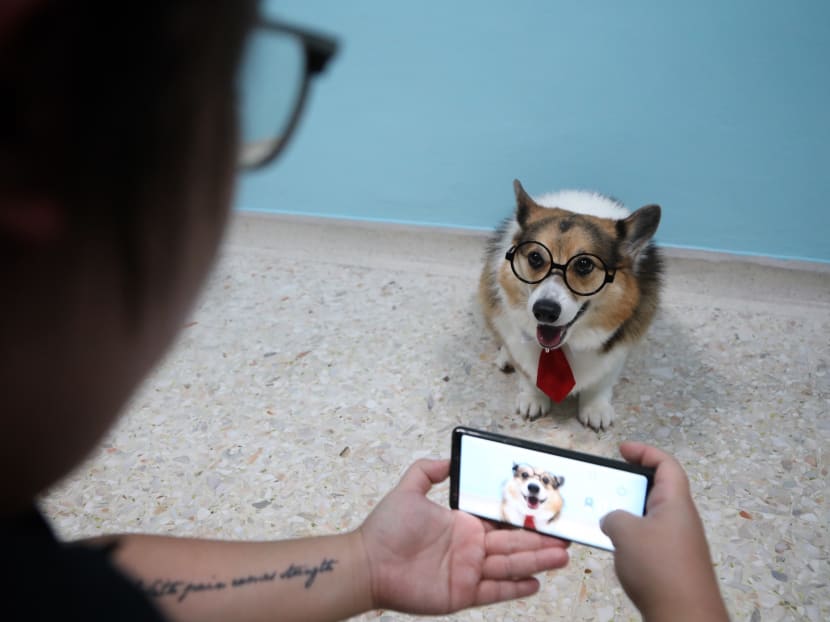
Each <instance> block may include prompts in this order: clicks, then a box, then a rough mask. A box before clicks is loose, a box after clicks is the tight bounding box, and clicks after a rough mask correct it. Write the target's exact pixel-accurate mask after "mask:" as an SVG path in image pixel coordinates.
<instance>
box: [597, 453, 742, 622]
mask: <svg viewBox="0 0 830 622" xmlns="http://www.w3.org/2000/svg"><path fill="white" fill-rule="evenodd" d="M620 453H621V454H622V455H623V457H624V458H625V459H626V460H627V461H628V462H631V463H634V464H641V465H644V466H649V467H655V468H656V469H657V471H656V473H655V477H654V486H653V488H652V489H651V493H650V494H649V497H648V502H647V503H646V515H645V516H644V517H642V518H641V517H638V516H634V515H633V514H629V513H628V512H624V511H622V510H617V511H615V512H611V513H609V514H607V515H606V516H605V517H604V518H603V519H602V522H601V527H602V530H603V531H604V532H605V534H606V535H607V536H608V537H609V538H611V542H613V543H614V548H615V552H614V567H615V569H616V571H617V576H618V577H619V579H620V583H621V584H622V587H623V589H624V590H625V592H626V594H628V596H629V597H630V598H631V600H632V601H633V602H634V604H635V605H636V606H637V608H638V609H639V610H640V612H641V613H642V614H643V617H644V618H645V619H646V620H650V621H653V620H685V619H689V620H728V619H729V616H728V614H727V613H726V609H725V607H724V604H723V600H722V599H721V596H720V591H719V590H718V584H717V579H716V578H715V573H714V570H713V569H712V560H711V558H710V556H709V546H708V544H707V542H706V535H705V533H704V530H703V523H702V522H701V520H700V516H699V515H698V513H697V509H696V508H695V504H694V501H693V500H692V496H691V493H690V491H689V480H688V478H687V477H686V473H685V472H684V471H683V468H682V467H681V466H680V464H679V463H678V462H677V461H676V460H675V459H674V458H672V457H671V456H669V455H668V454H666V453H664V452H662V451H660V450H659V449H655V448H654V447H650V446H648V445H644V444H642V443H623V444H622V445H621V446H620Z"/></svg>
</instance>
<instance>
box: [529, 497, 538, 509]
mask: <svg viewBox="0 0 830 622" xmlns="http://www.w3.org/2000/svg"><path fill="white" fill-rule="evenodd" d="M538 506H539V497H528V498H527V507H529V508H530V509H531V510H535V509H536V508H537V507H538Z"/></svg>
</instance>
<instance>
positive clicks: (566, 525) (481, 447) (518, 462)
mask: <svg viewBox="0 0 830 622" xmlns="http://www.w3.org/2000/svg"><path fill="white" fill-rule="evenodd" d="M453 435H454V438H453V470H452V476H453V478H452V485H451V488H452V490H451V494H450V497H451V498H450V505H451V507H453V508H454V509H459V510H462V511H464V512H468V513H470V514H475V515H476V516H480V517H482V518H487V519H490V520H493V521H499V522H502V523H508V524H511V525H515V526H517V527H524V528H527V529H534V530H536V531H539V532H541V533H545V534H549V535H552V536H557V537H560V538H563V539H566V540H572V541H574V542H579V543H581V544H587V545H590V546H594V547H598V548H601V549H605V550H608V551H613V550H614V545H613V544H612V543H611V540H610V539H609V538H608V537H607V536H606V535H605V534H604V533H602V531H601V530H600V528H599V521H600V519H601V518H602V517H603V516H605V514H607V513H608V512H611V511H612V510H625V511H627V512H631V513H632V514H636V515H638V516H642V515H643V514H644V512H645V504H646V496H647V494H648V490H649V487H650V484H651V480H652V474H653V470H651V469H647V468H644V467H639V466H634V465H629V464H626V463H624V462H621V461H616V460H609V459H607V458H600V457H597V456H591V455H588V454H580V453H577V452H573V451H570V450H563V449H558V448H555V447H549V446H544V445H539V444H536V443H529V442H526V441H522V440H520V439H512V438H509V437H501V436H499V435H493V434H490V433H487V432H481V431H478V430H469V429H466V428H457V429H456V430H455V431H454V432H453Z"/></svg>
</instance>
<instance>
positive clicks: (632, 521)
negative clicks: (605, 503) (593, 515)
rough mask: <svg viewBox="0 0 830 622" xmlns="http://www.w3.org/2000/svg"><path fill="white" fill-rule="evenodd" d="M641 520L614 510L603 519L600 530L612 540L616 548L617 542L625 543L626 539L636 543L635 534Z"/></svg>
mask: <svg viewBox="0 0 830 622" xmlns="http://www.w3.org/2000/svg"><path fill="white" fill-rule="evenodd" d="M641 520H642V519H641V518H639V517H637V516H634V514H631V513H629V512H626V511H625V510H614V511H613V512H609V513H608V514H606V515H605V516H603V517H602V519H601V520H600V521H599V528H600V529H602V532H603V533H604V534H605V535H606V536H608V537H609V538H611V542H613V543H614V546H615V547H616V546H617V542H625V541H626V539H628V540H631V541H634V539H635V537H634V534H635V532H636V530H637V528H638V526H639V521H641Z"/></svg>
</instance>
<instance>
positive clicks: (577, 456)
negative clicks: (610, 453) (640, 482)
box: [450, 426, 655, 550]
mask: <svg viewBox="0 0 830 622" xmlns="http://www.w3.org/2000/svg"><path fill="white" fill-rule="evenodd" d="M465 435H466V436H476V437H478V438H482V439H485V440H489V441H494V442H496V443H502V444H505V445H512V446H514V447H521V448H523V449H530V450H533V451H538V452H541V453H546V454H551V455H554V456H560V457H563V458H570V459H572V460H578V461H580V462H588V463H590V464H596V465H598V466H604V467H609V468H612V469H617V470H620V471H628V472H629V473H636V474H638V475H643V476H645V477H646V496H645V499H644V500H643V515H645V513H646V505H647V503H648V496H649V494H650V493H651V488H652V486H653V485H654V472H655V470H654V469H653V468H651V467H645V466H642V465H639V464H629V463H628V462H623V461H622V460H614V459H613V458H605V457H603V456H595V455H593V454H586V453H582V452H579V451H574V450H572V449H563V448H561V447H555V446H553V445H545V444H544V443H537V442H534V441H528V440H525V439H521V438H516V437H513V436H505V435H504V434H498V433H495V432H487V431H485V430H476V429H474V428H468V427H466V426H457V427H456V428H454V429H453V431H452V452H451V454H450V508H452V509H453V510H457V509H458V483H459V473H460V469H461V438H462V437H463V436H465ZM479 518H482V519H483V520H488V521H491V522H494V523H499V524H502V525H508V526H510V527H515V528H516V529H527V528H525V527H517V526H516V525H512V524H509V523H505V522H503V521H499V520H494V519H492V518H488V517H485V516H480V517H479ZM528 530H529V531H534V530H530V529H528ZM536 533H541V534H542V535H546V536H551V534H546V533H544V532H541V531H537V532H536ZM551 537H557V538H560V539H561V540H565V539H566V538H562V537H561V536H551ZM573 542H577V543H579V544H585V545H586V546H592V547H595V545H593V544H590V543H587V542H580V541H579V540H573ZM595 548H600V549H601V550H608V549H605V548H604V547H595Z"/></svg>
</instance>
